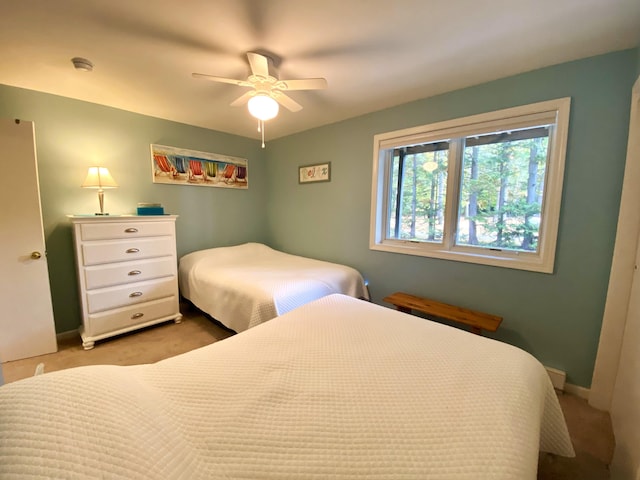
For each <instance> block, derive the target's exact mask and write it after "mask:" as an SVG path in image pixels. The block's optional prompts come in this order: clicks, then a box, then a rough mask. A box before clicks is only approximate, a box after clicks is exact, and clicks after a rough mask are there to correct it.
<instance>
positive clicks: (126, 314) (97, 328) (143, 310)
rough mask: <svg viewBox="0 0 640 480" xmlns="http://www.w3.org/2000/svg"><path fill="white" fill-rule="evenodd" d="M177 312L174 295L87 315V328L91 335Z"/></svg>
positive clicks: (113, 330)
mask: <svg viewBox="0 0 640 480" xmlns="http://www.w3.org/2000/svg"><path fill="white" fill-rule="evenodd" d="M176 312H178V302H177V298H176V297H175V296H171V297H169V298H163V299H161V300H154V301H151V302H145V303H138V304H136V305H133V306H130V307H124V308H118V309H116V310H109V311H107V312H102V313H96V314H92V315H89V329H90V331H91V334H92V335H93V336H98V335H102V334H103V333H107V332H115V331H117V330H120V329H123V328H128V327H131V326H133V325H137V324H142V323H147V322H151V321H153V320H154V319H157V318H162V317H169V316H171V315H175V314H176Z"/></svg>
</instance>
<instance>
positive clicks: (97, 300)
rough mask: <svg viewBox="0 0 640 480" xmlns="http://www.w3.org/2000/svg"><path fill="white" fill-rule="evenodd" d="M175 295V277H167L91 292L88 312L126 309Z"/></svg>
mask: <svg viewBox="0 0 640 480" xmlns="http://www.w3.org/2000/svg"><path fill="white" fill-rule="evenodd" d="M175 293H176V280H175V277H165V278H160V279H156V280H150V281H148V282H138V283H131V284H128V285H122V286H120V285H119V286H117V287H109V288H101V289H99V290H90V291H88V292H87V310H88V312H89V313H96V312H101V311H104V310H109V309H112V308H118V307H125V306H127V305H134V304H136V303H142V302H148V301H150V300H156V299H159V298H164V297H170V296H172V295H175Z"/></svg>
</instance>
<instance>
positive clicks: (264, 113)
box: [248, 93, 280, 121]
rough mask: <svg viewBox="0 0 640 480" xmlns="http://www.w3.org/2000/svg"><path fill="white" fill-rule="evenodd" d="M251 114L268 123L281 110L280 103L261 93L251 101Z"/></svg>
mask: <svg viewBox="0 0 640 480" xmlns="http://www.w3.org/2000/svg"><path fill="white" fill-rule="evenodd" d="M248 107H249V113H250V114H251V115H253V116H254V117H256V118H257V119H258V120H262V121H266V120H271V119H272V118H274V117H275V116H276V115H278V111H279V110H280V106H279V105H278V102H276V101H275V100H274V99H273V98H271V97H270V96H269V95H264V94H262V93H259V94H258V95H255V96H253V97H251V98H250V99H249V104H248Z"/></svg>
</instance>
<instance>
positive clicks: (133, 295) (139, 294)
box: [129, 292, 142, 297]
mask: <svg viewBox="0 0 640 480" xmlns="http://www.w3.org/2000/svg"><path fill="white" fill-rule="evenodd" d="M129 296H130V297H141V296H142V292H133V293H130V294H129Z"/></svg>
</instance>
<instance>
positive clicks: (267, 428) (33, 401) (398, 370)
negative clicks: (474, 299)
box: [0, 295, 573, 480]
mask: <svg viewBox="0 0 640 480" xmlns="http://www.w3.org/2000/svg"><path fill="white" fill-rule="evenodd" d="M539 450H543V451H547V452H551V453H555V454H558V455H566V456H572V455H573V448H572V445H571V441H570V439H569V436H568V433H567V428H566V424H565V422H564V418H563V416H562V411H561V409H560V407H559V404H558V399H557V397H556V395H555V392H554V390H553V388H552V386H551V383H550V380H549V378H548V375H547V373H546V371H545V369H544V368H543V366H542V365H541V364H540V363H539V362H538V361H537V360H536V359H535V358H533V357H532V356H531V355H530V354H528V353H526V352H524V351H522V350H520V349H518V348H516V347H513V346H509V345H506V344H503V343H499V342H497V341H495V340H492V339H488V338H484V337H480V336H478V335H473V334H471V333H468V332H465V331H462V330H458V329H455V328H453V327H449V326H446V325H442V324H438V323H435V322H430V321H428V320H424V319H421V318H418V317H415V316H410V315H408V314H405V313H401V312H397V311H394V310H391V309H388V308H385V307H381V306H378V305H374V304H371V303H368V302H364V301H361V300H357V299H353V298H350V297H347V296H344V295H330V296H326V297H323V298H321V299H319V300H316V301H313V302H311V303H308V304H306V305H304V306H302V307H300V308H298V309H296V310H294V311H292V312H289V313H287V314H285V315H282V316H280V317H278V318H276V319H273V320H272V321H269V322H266V323H263V324H261V325H258V326H257V327H255V328H252V329H250V330H247V331H246V332H243V333H241V334H238V335H235V336H233V337H230V338H228V339H225V340H221V341H219V342H216V343H214V344H212V345H209V346H207V347H203V348H200V349H198V350H194V351H192V352H189V353H186V354H183V355H179V356H177V357H173V358H170V359H167V360H163V361H161V362H158V363H155V364H150V365H138V366H130V367H119V366H89V367H80V368H74V369H69V370H63V371H59V372H52V373H45V374H44V375H39V376H36V377H32V378H29V379H25V380H22V381H18V382H15V383H10V384H7V385H5V386H3V387H0V478H3V479H4V478H36V477H38V478H54V477H55V478H69V479H86V478H116V479H134V478H135V479H138V478H139V479H174V478H185V479H218V478H220V479H257V478H260V479H279V480H281V479H303V480H304V479H326V478H339V479H379V480H383V479H384V480H388V479H392V478H393V479H413V478H415V479H449V480H454V479H460V480H462V479H469V480H471V479H473V480H477V479H483V480H486V479H496V480H498V479H501V480H527V479H530V480H533V479H535V478H536V469H537V460H538V452H539Z"/></svg>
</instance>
